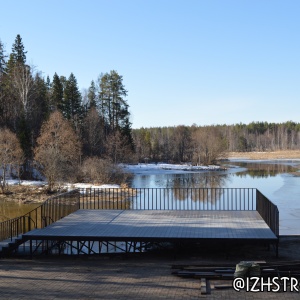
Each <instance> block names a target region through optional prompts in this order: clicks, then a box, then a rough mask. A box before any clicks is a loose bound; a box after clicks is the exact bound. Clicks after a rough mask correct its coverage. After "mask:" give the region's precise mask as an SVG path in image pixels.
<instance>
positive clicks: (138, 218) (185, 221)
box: [24, 209, 277, 241]
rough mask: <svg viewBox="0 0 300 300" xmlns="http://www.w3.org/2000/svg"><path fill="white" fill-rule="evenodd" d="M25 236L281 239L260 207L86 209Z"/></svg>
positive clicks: (163, 239)
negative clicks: (233, 208)
mask: <svg viewBox="0 0 300 300" xmlns="http://www.w3.org/2000/svg"><path fill="white" fill-rule="evenodd" d="M24 236H25V237H26V238H28V239H30V240H33V239H43V240H51V239H61V240H91V241H92V240H94V241H101V240H102V241H104V240H113V241H140V240H142V241H175V240H191V241H195V240H199V239H223V240H224V239H225V240H226V239H228V240H229V239H241V240H267V241H275V240H277V237H276V235H275V234H274V233H273V232H272V231H271V229H270V228H269V227H268V225H267V224H266V223H265V221H264V220H263V219H262V217H261V216H260V214H259V213H258V212H257V211H186V210H185V211H175V210H86V209H83V210H78V211H76V212H74V213H72V214H70V215H68V216H66V217H64V218H63V219H61V220H59V221H57V222H55V223H53V224H51V225H49V226H48V227H46V228H43V229H36V230H33V231H30V232H28V233H26V234H24Z"/></svg>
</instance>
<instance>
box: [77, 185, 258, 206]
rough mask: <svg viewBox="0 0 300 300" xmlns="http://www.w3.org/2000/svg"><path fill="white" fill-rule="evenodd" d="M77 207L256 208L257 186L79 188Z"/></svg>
mask: <svg viewBox="0 0 300 300" xmlns="http://www.w3.org/2000/svg"><path fill="white" fill-rule="evenodd" d="M80 208H81V209H135V210H137V209H148V210H256V189H255V188H106V189H82V188H81V189H80Z"/></svg>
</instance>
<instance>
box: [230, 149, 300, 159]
mask: <svg viewBox="0 0 300 300" xmlns="http://www.w3.org/2000/svg"><path fill="white" fill-rule="evenodd" d="M228 158H245V159H270V160H271V159H300V150H284V151H273V152H229V155H228Z"/></svg>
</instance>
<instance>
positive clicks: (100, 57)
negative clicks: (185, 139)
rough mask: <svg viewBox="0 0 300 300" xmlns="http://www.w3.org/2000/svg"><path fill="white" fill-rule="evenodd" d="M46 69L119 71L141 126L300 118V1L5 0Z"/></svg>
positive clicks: (84, 84)
mask: <svg viewBox="0 0 300 300" xmlns="http://www.w3.org/2000/svg"><path fill="white" fill-rule="evenodd" d="M0 8H1V21H0V39H1V41H2V42H3V43H4V45H5V48H6V51H7V52H8V53H10V51H11V46H12V44H13V42H14V40H15V37H16V35H17V34H20V35H21V37H22V40H23V43H24V46H25V50H27V51H28V53H27V60H28V62H29V63H31V64H33V65H35V66H36V67H37V69H38V70H40V71H42V72H43V75H44V76H45V77H46V76H47V75H49V76H50V78H51V79H52V77H53V74H54V72H56V73H57V74H58V75H64V76H66V77H68V76H69V75H70V73H71V72H73V73H74V75H75V76H76V78H77V81H78V85H79V87H80V89H82V88H88V87H89V85H90V82H91V80H96V79H97V77H98V76H99V74H100V73H105V72H109V71H110V70H116V71H117V72H118V73H119V74H120V75H122V76H123V82H124V84H125V87H126V88H127V90H128V97H127V101H128V104H129V106H130V112H131V115H132V119H131V121H132V123H133V128H140V127H155V126H174V125H182V124H183V125H192V124H193V123H194V124H197V125H211V124H235V123H240V122H242V123H250V122H252V121H267V122H285V121H289V120H293V121H295V122H300V114H299V109H298V107H299V98H300V18H299V15H300V1H298V0H295V1H292V0H282V1H276V0H205V1H204V0H198V1H193V0H182V1H176V0H82V1H76V0H59V1H57V0H52V1H41V0H37V1H34V0H27V1H23V0H17V1H16V0H15V1H4V0H0Z"/></svg>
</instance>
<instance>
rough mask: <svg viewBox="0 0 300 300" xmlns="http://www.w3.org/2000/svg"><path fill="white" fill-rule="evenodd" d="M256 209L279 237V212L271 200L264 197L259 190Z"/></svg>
mask: <svg viewBox="0 0 300 300" xmlns="http://www.w3.org/2000/svg"><path fill="white" fill-rule="evenodd" d="M256 209H257V211H258V212H259V214H260V215H261V217H262V218H263V219H264V221H265V222H266V224H267V225H268V226H269V227H270V228H271V230H272V231H273V233H274V234H275V235H276V236H277V237H278V236H279V210H278V207H277V205H275V204H274V203H273V202H272V201H271V200H269V199H268V198H267V197H266V196H264V195H263V194H262V193H261V192H260V191H259V190H257V191H256Z"/></svg>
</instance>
